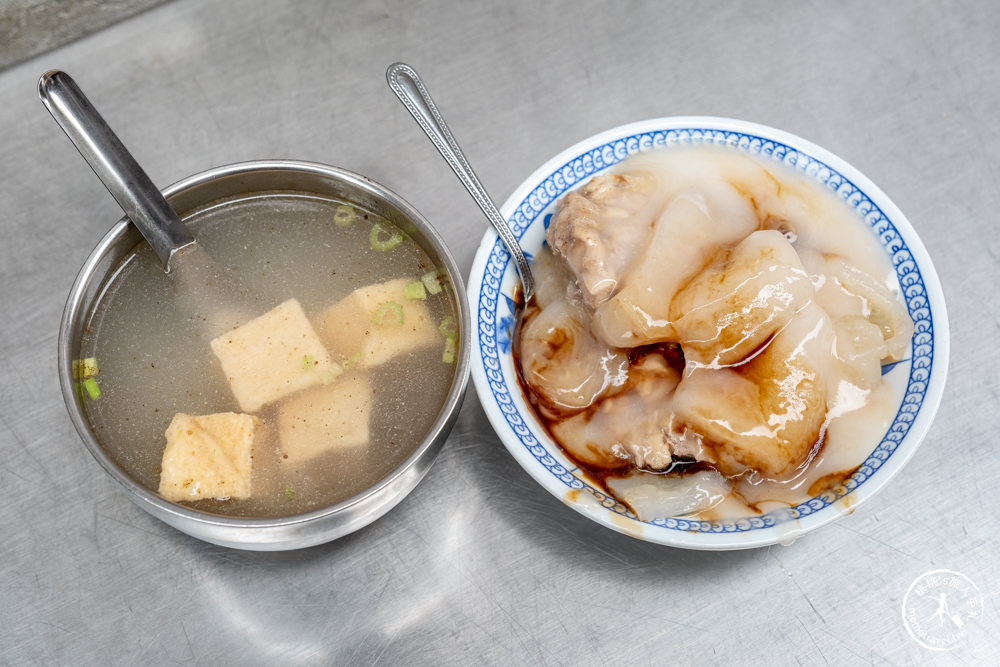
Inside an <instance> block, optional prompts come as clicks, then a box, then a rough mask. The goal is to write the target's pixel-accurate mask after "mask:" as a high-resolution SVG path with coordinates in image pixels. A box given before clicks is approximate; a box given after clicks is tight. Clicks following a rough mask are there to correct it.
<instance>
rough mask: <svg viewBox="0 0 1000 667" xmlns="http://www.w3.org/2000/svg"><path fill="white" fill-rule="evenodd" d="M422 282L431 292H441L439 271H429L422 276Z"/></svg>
mask: <svg viewBox="0 0 1000 667" xmlns="http://www.w3.org/2000/svg"><path fill="white" fill-rule="evenodd" d="M420 282H422V283H423V284H424V287H426V288H427V291H428V292H430V293H431V294H440V293H441V277H440V276H439V275H438V272H437V271H428V272H427V273H425V274H424V275H422V276H421V277H420Z"/></svg>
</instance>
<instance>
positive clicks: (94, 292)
mask: <svg viewBox="0 0 1000 667" xmlns="http://www.w3.org/2000/svg"><path fill="white" fill-rule="evenodd" d="M275 191H278V192H308V193H314V194H320V195H328V196H331V197H335V198H342V199H344V200H347V201H351V202H354V203H356V204H358V205H360V206H363V207H365V208H367V209H369V210H371V211H373V212H375V213H377V214H379V215H381V216H382V217H384V218H386V219H388V220H389V221H391V222H393V223H395V224H396V225H397V226H399V227H401V228H402V229H404V230H405V231H406V232H407V233H408V234H409V236H410V237H411V238H413V240H414V241H415V242H416V243H417V244H418V245H420V246H421V247H422V248H423V249H424V251H426V252H427V254H428V255H429V256H430V258H431V260H432V261H433V262H434V263H435V267H436V268H437V270H438V271H439V272H441V273H442V274H444V275H447V276H448V277H449V279H450V280H449V285H448V286H447V287H446V289H448V290H449V291H450V295H451V298H452V301H453V303H454V304H455V305H456V310H457V314H456V315H457V318H458V320H459V332H460V344H459V353H458V355H457V357H456V360H455V376H454V378H453V379H452V382H451V387H450V389H449V391H448V394H447V397H446V399H445V401H444V403H443V405H442V406H441V408H440V410H439V412H438V415H437V419H436V420H435V421H434V423H433V425H432V426H431V428H430V429H429V430H428V431H427V433H426V434H425V436H424V438H423V440H422V441H421V442H420V444H419V445H418V446H417V448H416V449H415V450H414V451H413V452H412V453H411V454H410V456H409V457H408V458H407V459H406V460H405V461H404V462H403V463H402V464H400V465H399V467H397V468H396V469H395V470H393V471H392V472H390V473H389V474H387V475H386V476H385V477H383V478H382V479H381V480H379V481H378V482H376V483H375V484H374V485H372V486H371V487H369V488H368V489H367V490H365V491H363V492H361V493H359V494H357V495H355V496H354V497H352V498H349V499H347V500H344V501H342V502H339V503H336V504H334V505H331V506H329V507H326V508H323V509H318V510H314V511H310V512H306V513H303V514H297V515H293V516H287V517H279V518H266V519H253V518H237V517H228V516H221V515H217V514H212V513H209V512H203V511H199V510H195V509H192V508H190V507H185V506H183V505H179V504H177V503H173V502H170V501H168V500H165V499H163V498H161V497H160V496H159V495H157V494H156V493H155V492H153V491H151V490H150V489H147V488H145V487H144V486H142V485H141V484H139V483H138V482H136V481H135V480H134V479H132V478H131V477H130V476H129V475H128V473H126V472H125V471H124V470H123V469H122V468H121V467H120V466H119V465H118V463H117V462H116V461H115V460H114V459H113V458H112V457H111V456H109V454H108V452H107V451H106V450H105V449H104V447H103V446H102V445H101V442H100V440H99V439H98V437H97V436H96V435H95V432H94V428H93V425H92V424H91V423H90V421H89V420H88V418H87V415H86V412H85V410H84V407H83V399H82V398H81V396H80V395H79V392H78V391H77V390H76V386H75V381H74V378H73V369H72V363H73V359H75V358H77V357H78V356H79V351H80V346H81V336H82V332H83V330H84V327H85V325H86V323H87V321H88V319H89V317H90V315H91V313H92V312H93V310H94V308H95V307H96V305H97V301H98V297H99V295H100V294H101V291H102V290H103V288H104V286H105V284H106V283H107V281H108V279H109V278H110V277H111V275H112V273H113V272H114V270H115V268H116V267H117V266H118V264H119V262H121V260H122V259H123V258H124V257H126V256H127V255H128V254H130V253H131V252H132V251H133V249H134V248H135V246H136V245H137V244H140V243H144V241H143V239H142V237H141V236H140V234H139V232H138V230H136V228H135V227H134V226H133V225H132V224H131V223H130V222H129V220H128V219H127V218H122V219H121V220H120V221H119V222H118V223H117V224H116V225H115V226H114V227H113V228H112V229H111V230H110V231H109V232H108V233H107V234H106V235H105V236H104V238H103V239H102V240H101V242H100V243H98V245H97V247H96V248H94V250H93V252H92V253H91V254H90V257H88V258H87V261H86V262H85V263H84V265H83V268H82V269H81V270H80V273H79V275H77V277H76V281H75V282H74V283H73V287H72V289H71V290H70V293H69V298H68V299H67V301H66V307H65V309H64V310H63V316H62V321H61V322H60V325H59V383H60V385H61V387H62V394H63V400H64V401H65V402H66V408H67V410H68V411H69V416H70V418H71V419H72V421H73V425H74V426H75V427H76V430H77V432H78V433H79V434H80V438H81V439H82V440H83V443H84V445H86V447H87V449H88V450H89V451H90V453H91V455H93V457H94V458H95V459H96V460H97V462H98V463H99V464H100V465H101V467H103V468H104V470H105V471H106V472H107V473H108V474H109V475H110V476H111V477H112V479H114V480H115V481H116V482H118V484H120V485H121V486H122V488H124V489H125V491H126V492H127V495H128V497H129V498H130V499H131V500H132V501H133V502H135V503H136V504H137V505H138V506H139V507H141V508H142V509H144V510H145V511H147V512H149V513H150V514H152V515H153V516H155V517H157V518H158V519H160V520H162V521H164V522H166V523H168V524H169V525H171V526H173V527H174V528H176V529H178V530H180V531H182V532H184V533H187V534H188V535H191V536H193V537H196V538H198V539H201V540H205V541H206V542H211V543H213V544H218V545H222V546H226V547H233V548H238V549H249V550H257V551H279V550H288V549H299V548H303V547H309V546H313V545H316V544H322V543H325V542H329V541H331V540H334V539H336V538H338V537H342V536H343V535H346V534H348V533H351V532H354V531H356V530H358V529H359V528H362V527H364V526H366V525H368V524H370V523H371V522H373V521H375V520H376V519H378V518H379V517H381V516H382V515H383V514H385V513H386V512H388V511H389V510H390V509H392V508H393V507H394V506H395V505H396V504H397V503H399V502H400V501H401V500H402V499H403V498H404V497H405V496H406V494H408V493H409V492H410V491H411V490H413V488H414V487H415V486H416V485H417V483H418V482H419V481H420V480H421V479H422V478H423V476H424V475H425V474H426V473H427V471H428V470H429V469H430V467H431V465H432V463H433V462H434V459H435V457H436V456H437V454H438V452H439V451H440V449H441V446H442V445H443V444H444V441H445V440H446V439H447V437H448V433H449V432H450V431H451V428H452V426H453V425H454V423H455V420H456V418H457V417H458V412H459V409H460V408H461V405H462V400H463V398H464V396H465V389H466V385H467V383H468V378H469V350H470V338H471V335H470V328H469V320H470V318H469V304H468V299H467V297H466V293H465V285H464V282H463V280H462V276H461V273H460V272H459V270H458V266H457V264H456V263H455V259H454V257H452V254H451V252H449V250H448V248H447V247H446V246H445V244H444V241H443V240H442V238H441V236H440V235H439V234H438V233H437V232H436V231H435V230H434V228H433V227H431V225H430V223H428V222H427V220H425V219H424V217H423V216H422V215H420V213H419V212H417V210H416V209H414V208H413V207H412V206H410V205H409V204H408V203H407V202H405V201H404V200H403V199H401V198H400V197H399V196H398V195H396V194H395V193H393V192H391V191H390V190H388V189H386V188H384V187H383V186H381V185H379V184H378V183H375V182H373V181H371V180H370V179H368V178H365V177H364V176H360V175H358V174H355V173H352V172H349V171H346V170H344V169H339V168H336V167H330V166H326V165H322V164H315V163H309V162H297V161H286V160H281V161H254V162H243V163H239V164H234V165H229V166H225V167H218V168H215V169H210V170H208V171H204V172H202V173H200V174H196V175H194V176H191V177H189V178H187V179H185V180H182V181H180V182H179V183H175V184H174V185H172V186H170V187H169V188H167V189H166V190H164V195H165V196H166V198H167V200H168V201H169V202H170V204H171V205H172V206H173V207H174V209H175V210H176V211H178V213H179V214H180V215H181V217H184V215H185V214H186V213H187V212H189V211H192V210H194V209H197V208H198V207H200V206H202V205H205V204H207V203H209V202H213V201H216V200H219V199H224V198H229V197H234V196H238V195H244V194H248V193H254V192H275Z"/></svg>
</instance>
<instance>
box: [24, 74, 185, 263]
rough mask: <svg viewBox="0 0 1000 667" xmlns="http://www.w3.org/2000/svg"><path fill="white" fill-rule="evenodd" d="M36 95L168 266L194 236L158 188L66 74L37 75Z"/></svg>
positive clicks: (162, 261) (161, 260)
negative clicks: (172, 258) (39, 76)
mask: <svg viewBox="0 0 1000 667" xmlns="http://www.w3.org/2000/svg"><path fill="white" fill-rule="evenodd" d="M38 96H39V97H40V98H42V103H43V104H44V105H45V108H46V109H48V110H49V113H51V114H52V117H53V118H55V120H56V122H57V123H59V127H61V128H62V129H63V132H65V133H66V136H68V137H69V138H70V141H72V142H73V145H75V146H76V148H77V150H79V151H80V154H81V155H82V156H83V159H84V160H86V161H87V164H89V165H90V168H91V169H93V170H94V173H95V174H97V177H98V178H100V179H101V182H102V183H104V186H105V187H106V188H107V189H108V192H110V193H111V196H112V197H114V198H115V201H117V202H118V204H119V206H121V207H122V210H123V211H125V215H127V216H128V218H129V220H131V221H132V223H133V224H134V225H135V226H136V227H137V228H138V229H139V231H140V232H141V233H142V236H143V238H145V239H146V241H147V242H148V243H149V245H150V246H151V247H152V248H153V250H154V251H155V252H156V254H157V256H158V257H159V258H160V262H161V263H162V264H163V267H164V268H165V269H167V270H168V271H169V270H170V258H171V257H172V256H173V254H174V253H175V252H176V251H178V250H180V249H181V248H183V247H185V246H187V245H190V244H192V243H194V236H192V235H191V232H190V231H189V230H188V229H187V227H185V226H184V223H183V222H181V219H180V218H179V217H178V216H177V213H175V212H174V209H173V208H171V206H170V204H168V203H167V200H166V199H164V197H163V194H162V193H161V192H160V190H159V188H157V187H156V186H155V185H154V184H153V182H152V181H151V180H150V179H149V176H147V175H146V172H145V171H143V170H142V167H140V166H139V163H138V162H136V161H135V158H133V157H132V155H131V154H130V153H129V152H128V150H127V149H126V148H125V146H124V145H123V144H122V142H121V140H120V139H119V138H118V137H117V135H115V133H114V132H113V131H112V130H111V127H110V126H108V124H107V122H105V120H104V118H102V117H101V114H100V113H98V111H97V109H95V108H94V106H93V105H92V104H91V103H90V100H88V99H87V97H86V95H84V94H83V91H82V90H80V88H79V87H78V86H77V85H76V82H75V81H73V79H72V78H71V77H70V76H69V75H68V74H66V73H65V72H60V71H58V70H53V71H51V72H46V73H45V74H43V75H42V77H41V78H40V79H39V80H38Z"/></svg>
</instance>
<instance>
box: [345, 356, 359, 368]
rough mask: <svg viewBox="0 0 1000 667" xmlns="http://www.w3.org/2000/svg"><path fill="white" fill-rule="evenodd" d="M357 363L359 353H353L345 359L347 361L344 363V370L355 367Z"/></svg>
mask: <svg viewBox="0 0 1000 667" xmlns="http://www.w3.org/2000/svg"><path fill="white" fill-rule="evenodd" d="M359 361H361V353H360V352H355V353H354V354H352V355H351V356H349V357H348V358H347V361H345V362H344V368H345V369H347V368H350V367H351V366H354V365H356V364H357V363H358V362H359Z"/></svg>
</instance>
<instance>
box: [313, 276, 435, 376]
mask: <svg viewBox="0 0 1000 667" xmlns="http://www.w3.org/2000/svg"><path fill="white" fill-rule="evenodd" d="M411 282H413V281H412V280H409V279H407V278H401V279H398V280H390V281H388V282H384V283H377V284H374V285H368V286H367V287H361V288H359V289H356V290H354V291H353V292H351V293H350V294H349V295H348V296H347V297H345V298H344V299H342V300H341V301H338V302H337V303H335V304H334V305H332V306H330V307H329V308H327V309H326V310H324V311H323V312H322V313H320V315H319V316H318V317H317V318H315V320H314V321H313V325H314V326H315V328H316V333H317V334H319V337H320V338H321V339H322V340H323V342H324V343H325V344H326V345H327V348H328V349H329V350H330V352H331V354H333V356H334V358H335V359H338V360H347V361H349V362H350V365H352V366H354V365H361V366H368V367H373V366H378V365H379V364H383V363H385V362H386V361H389V360H390V359H392V358H393V357H395V356H396V355H399V354H405V353H407V352H411V351H414V350H418V349H422V348H425V347H430V346H433V345H435V344H436V343H441V342H442V339H441V334H440V333H439V332H438V330H437V324H436V323H435V322H434V321H433V320H432V319H431V314H430V311H429V310H428V309H427V304H426V303H424V302H423V301H422V300H420V299H408V298H406V295H405V294H404V289H405V288H406V286H407V285H408V284H409V283H411ZM359 355H360V356H359Z"/></svg>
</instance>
